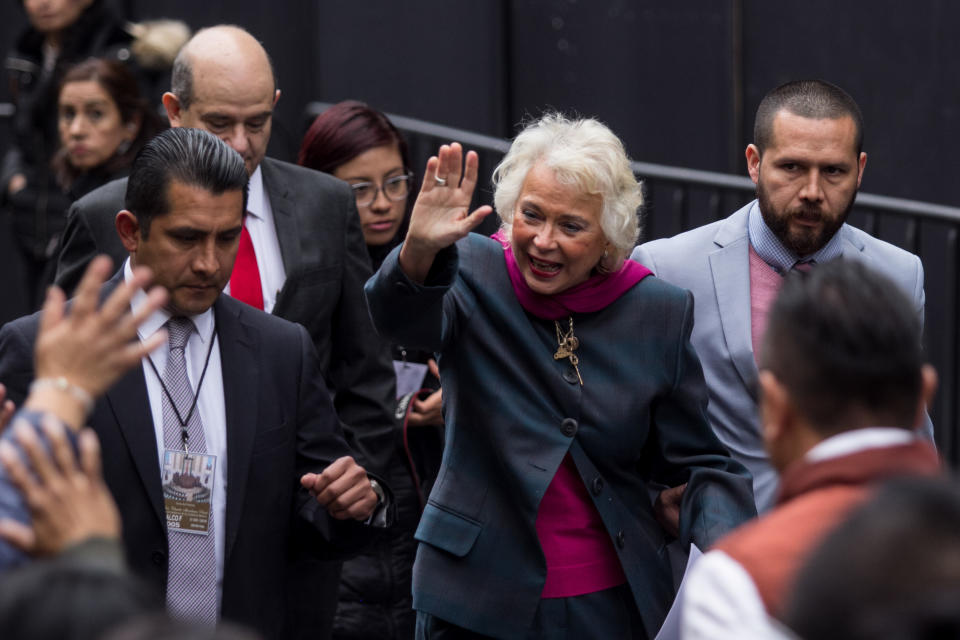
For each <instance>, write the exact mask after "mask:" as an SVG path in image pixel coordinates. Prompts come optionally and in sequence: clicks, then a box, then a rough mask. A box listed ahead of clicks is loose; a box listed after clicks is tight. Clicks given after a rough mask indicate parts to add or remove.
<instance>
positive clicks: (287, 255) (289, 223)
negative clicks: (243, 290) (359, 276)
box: [260, 158, 301, 306]
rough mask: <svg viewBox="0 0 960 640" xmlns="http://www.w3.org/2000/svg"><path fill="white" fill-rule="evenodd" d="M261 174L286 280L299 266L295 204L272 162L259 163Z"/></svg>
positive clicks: (287, 186)
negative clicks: (268, 200)
mask: <svg viewBox="0 0 960 640" xmlns="http://www.w3.org/2000/svg"><path fill="white" fill-rule="evenodd" d="M260 168H261V171H262V172H263V189H264V191H265V192H266V194H267V197H268V198H269V199H270V209H271V210H272V211H273V224H274V226H275V227H276V229H277V241H278V242H279V243H280V257H281V258H282V259H283V268H284V270H285V271H286V273H287V280H288V281H289V280H290V276H291V274H292V273H293V272H294V271H295V270H296V268H297V266H298V265H300V264H301V257H300V229H299V225H298V224H297V216H296V215H294V213H295V210H296V205H295V203H294V202H293V201H292V200H291V199H290V188H289V185H288V184H287V180H286V179H285V177H284V176H283V173H282V172H281V171H280V170H279V167H278V166H277V165H276V164H275V161H274V160H271V159H270V158H264V159H263V162H261V163H260ZM285 292H286V287H284V290H283V291H281V292H280V296H279V297H278V299H277V306H279V303H280V298H282V297H284V293H285Z"/></svg>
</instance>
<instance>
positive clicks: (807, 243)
mask: <svg viewBox="0 0 960 640" xmlns="http://www.w3.org/2000/svg"><path fill="white" fill-rule="evenodd" d="M856 199H857V192H856V190H854V192H853V193H852V194H851V195H850V199H849V200H848V201H847V203H846V205H845V206H844V208H843V210H842V211H841V212H840V213H839V215H836V216H833V217H831V216H830V215H829V214H828V213H827V212H825V211H824V210H823V207H822V206H821V205H815V204H810V205H807V206H801V207H795V208H792V209H786V210H777V209H776V207H774V205H773V203H772V202H771V201H770V196H769V194H767V191H766V189H764V186H763V181H762V180H759V181H758V182H757V200H758V201H759V203H760V214H761V215H762V216H763V221H764V222H765V223H766V224H767V227H769V228H770V231H772V232H773V234H774V235H775V236H776V237H777V239H778V240H780V242H781V244H783V246H784V247H786V248H787V249H788V250H789V251H791V252H792V253H793V254H794V255H795V256H797V257H803V256H808V255H810V254H811V253H815V252H817V251H819V250H820V249H822V248H823V246H824V245H825V244H827V243H828V242H830V238H832V237H833V235H834V234H835V233H836V232H837V231H838V230H839V229H840V227H842V226H843V223H844V222H846V221H847V216H849V215H850V210H851V209H853V203H854V202H855V201H856ZM797 218H801V219H803V220H805V221H808V222H813V223H820V224H819V226H799V227H794V228H791V226H790V222H791V221H792V220H795V219H797Z"/></svg>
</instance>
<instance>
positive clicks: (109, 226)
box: [57, 26, 394, 469]
mask: <svg viewBox="0 0 960 640" xmlns="http://www.w3.org/2000/svg"><path fill="white" fill-rule="evenodd" d="M279 97H280V91H279V90H278V89H277V88H276V82H275V78H274V74H273V69H272V66H271V63H270V60H269V58H268V56H267V53H266V51H264V49H263V47H262V46H261V45H260V43H259V42H257V41H256V39H254V38H253V37H252V36H251V35H250V34H249V33H247V32H246V31H243V30H242V29H240V28H238V27H230V26H216V27H211V28H209V29H204V30H201V31H199V32H197V33H196V34H195V35H194V37H193V38H192V39H191V40H190V42H188V43H187V44H186V45H185V46H184V48H183V49H182V50H181V52H180V54H179V55H178V56H177V59H176V62H175V63H174V69H173V76H172V83H171V91H170V92H168V93H166V94H164V96H163V104H164V106H165V107H166V110H167V115H168V116H169V119H170V125H171V126H173V127H195V128H199V129H205V130H207V131H209V132H210V133H213V134H214V135H216V136H217V137H219V138H220V139H221V140H223V141H224V142H226V143H227V144H228V145H230V147H232V148H233V149H234V150H235V151H237V152H238V153H239V154H240V155H241V156H242V157H243V160H244V164H245V165H246V169H247V173H248V174H249V175H250V198H249V204H248V205H247V206H248V210H249V213H250V214H251V215H248V216H247V219H246V223H245V228H246V231H245V233H248V234H249V238H250V241H251V243H250V244H251V245H252V253H253V254H254V255H255V258H254V261H255V262H254V264H255V267H254V268H255V269H256V271H255V272H254V273H255V277H254V280H256V285H257V286H258V288H259V296H260V297H259V298H258V299H256V300H252V298H251V296H250V295H249V292H247V291H246V290H245V291H244V292H239V295H238V287H237V284H238V283H237V282H236V278H237V277H238V276H237V274H234V276H233V278H231V281H230V288H229V289H228V293H230V294H231V295H234V297H239V298H240V299H241V300H244V301H246V302H251V304H254V305H255V306H258V307H259V308H262V309H264V310H265V311H266V312H267V313H273V314H274V315H277V316H280V317H281V318H285V319H287V320H290V321H292V322H298V323H300V324H302V325H303V326H304V327H306V328H307V331H308V332H309V333H310V336H311V338H312V339H313V342H314V345H315V346H316V348H317V354H318V356H319V359H320V371H321V372H323V375H324V377H325V381H326V383H327V386H328V387H329V388H330V389H331V391H332V393H333V401H334V406H335V407H336V409H337V414H338V415H339V417H340V419H341V420H342V421H343V423H344V426H345V428H346V430H347V437H348V440H349V441H350V444H351V446H352V447H353V448H354V450H356V451H357V453H358V455H359V456H360V458H361V459H362V460H363V462H364V463H365V464H366V465H367V466H369V467H370V468H372V469H382V468H384V466H385V464H386V457H387V456H388V455H389V453H390V452H391V451H392V450H393V445H394V443H393V437H394V434H393V430H392V425H393V418H392V411H393V406H394V375H393V369H392V367H391V365H390V358H389V353H388V352H387V351H386V350H385V349H384V347H383V345H384V343H383V341H382V340H379V339H378V338H377V337H376V334H375V332H374V330H373V326H372V324H371V322H370V319H369V317H368V315H367V309H366V304H365V303H364V301H363V283H364V282H366V280H367V278H369V277H370V275H371V269H370V262H369V257H368V255H367V250H366V245H365V244H364V241H363V234H362V232H361V229H360V223H359V218H358V216H357V210H356V203H355V199H354V197H353V194H352V193H351V191H350V189H349V188H348V187H347V186H346V184H344V183H342V182H340V181H339V180H336V179H334V178H332V177H330V176H328V175H326V174H322V173H320V172H317V171H312V170H309V169H304V168H302V167H298V166H295V165H291V164H288V163H285V162H280V161H277V160H274V159H271V158H266V157H265V154H266V150H267V144H268V143H269V141H270V131H271V118H272V113H273V108H274V106H275V105H276V102H277V100H278V99H279ZM125 190H126V181H125V180H120V181H115V182H112V183H109V184H107V185H105V186H103V187H102V188H100V189H97V190H95V191H93V192H91V193H90V194H88V195H87V196H86V197H84V198H82V199H80V200H78V201H77V202H76V203H74V205H73V206H72V207H71V209H70V212H69V214H68V223H67V230H66V231H65V233H64V238H63V246H62V248H61V253H60V258H59V263H58V267H57V284H59V285H60V286H61V287H63V288H64V289H65V290H66V291H67V293H68V294H69V293H70V292H71V291H72V290H73V287H74V286H75V285H76V283H77V282H78V281H79V278H80V276H81V275H82V274H83V271H84V268H85V267H86V265H87V263H89V261H90V260H91V259H92V258H93V257H94V256H95V255H97V254H98V253H106V254H108V255H110V256H111V257H112V258H113V259H114V261H115V262H117V263H119V262H120V261H122V260H123V259H124V258H126V255H127V254H126V251H125V250H124V248H123V246H122V245H121V243H120V240H119V238H118V236H117V232H116V230H115V229H114V217H115V216H116V214H117V212H118V211H119V210H121V209H122V208H123V196H124V191H125ZM243 255H244V248H243V245H241V249H240V257H238V262H237V267H236V270H240V269H241V264H242V261H243ZM257 271H258V272H259V273H257ZM256 276H259V277H256ZM245 293H246V295H245Z"/></svg>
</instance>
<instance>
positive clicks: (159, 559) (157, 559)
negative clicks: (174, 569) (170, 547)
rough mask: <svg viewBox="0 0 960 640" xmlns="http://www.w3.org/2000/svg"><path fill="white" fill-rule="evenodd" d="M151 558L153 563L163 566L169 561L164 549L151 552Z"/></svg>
mask: <svg viewBox="0 0 960 640" xmlns="http://www.w3.org/2000/svg"><path fill="white" fill-rule="evenodd" d="M150 559H151V560H152V561H153V564H155V565H157V566H158V567H162V566H164V565H165V564H166V563H167V554H166V553H164V552H163V551H154V552H153V553H151V554H150Z"/></svg>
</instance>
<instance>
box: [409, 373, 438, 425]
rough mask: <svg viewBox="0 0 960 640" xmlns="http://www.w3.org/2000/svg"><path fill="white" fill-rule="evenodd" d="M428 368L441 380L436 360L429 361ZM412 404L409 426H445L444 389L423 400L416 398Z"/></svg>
mask: <svg viewBox="0 0 960 640" xmlns="http://www.w3.org/2000/svg"><path fill="white" fill-rule="evenodd" d="M427 367H428V368H429V369H430V374H431V375H432V376H434V377H435V378H438V379H439V378H440V370H439V368H437V361H436V360H434V359H433V358H430V360H428V361H427ZM412 404H413V406H412V407H411V409H410V415H409V416H408V417H407V424H409V425H410V426H411V427H425V426H430V425H442V424H443V411H442V410H443V389H437V390H436V391H434V392H433V393H431V394H430V395H428V396H427V397H426V398H424V399H423V400H421V399H420V398H417V397H414V398H413V401H412Z"/></svg>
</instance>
